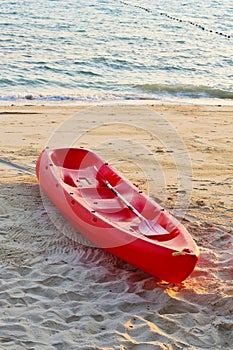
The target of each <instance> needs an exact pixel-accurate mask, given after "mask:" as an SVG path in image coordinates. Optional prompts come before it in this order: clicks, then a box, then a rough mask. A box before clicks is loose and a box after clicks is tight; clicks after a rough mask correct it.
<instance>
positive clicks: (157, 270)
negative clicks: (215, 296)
mask: <svg viewBox="0 0 233 350" xmlns="http://www.w3.org/2000/svg"><path fill="white" fill-rule="evenodd" d="M36 173H37V177H38V180H39V183H40V186H41V187H42V189H43V191H44V192H45V193H46V195H47V196H48V197H49V198H50V199H51V201H52V202H53V203H54V204H55V206H56V207H57V208H58V209H59V210H60V212H61V213H62V214H63V216H64V217H65V218H66V219H67V220H68V221H69V222H70V223H71V224H72V225H73V226H74V227H75V228H76V230H77V231H78V232H79V233H81V234H82V235H83V236H85V237H86V238H87V239H88V240H90V241H91V242H92V243H93V244H94V245H95V246H97V247H100V248H103V249H104V250H106V251H108V252H110V253H112V254H114V255H116V256H117V257H119V258H121V259H123V260H125V261H126V262H128V263H130V264H132V265H134V266H135V267H138V268H139V269H141V270H143V271H145V272H146V273H148V274H150V275H152V276H155V277H157V278H158V279H160V280H164V281H167V282H171V283H179V282H181V281H183V280H184V279H185V278H187V277H188V276H189V275H190V273H191V272H192V271H193V269H194V268H195V265H196V263H197V261H198V258H199V249H198V247H197V245H196V243H195V242H194V240H193V239H192V237H191V236H190V234H189V232H188V231H187V230H186V229H185V227H184V226H183V225H182V224H181V223H180V222H178V221H177V220H176V219H175V218H174V217H173V216H172V215H171V214H170V213H168V212H166V211H164V209H163V208H161V207H160V206H159V205H158V204H157V203H156V202H155V201H153V200H152V199H150V198H149V197H148V196H146V195H145V194H143V193H141V191H139V189H138V188H137V187H136V186H134V185H133V184H131V183H130V182H129V181H128V180H127V179H125V178H124V177H123V176H121V175H120V174H119V173H118V172H117V171H116V170H114V169H113V168H112V167H110V166H109V165H108V164H107V163H106V162H105V161H104V160H103V159H101V158H100V157H99V156H98V155H96V154H95V153H94V152H91V151H89V150H87V149H83V148H62V149H49V148H46V149H45V150H44V151H43V152H42V153H41V155H40V156H39V158H38V161H37V165H36ZM99 173H101V178H102V177H104V178H106V180H107V181H108V182H109V183H111V185H112V186H113V187H114V188H116V189H117V190H118V192H119V193H120V194H121V195H122V196H123V197H124V198H126V199H127V201H128V202H129V203H130V204H131V205H132V206H133V207H134V208H136V210H137V211H138V212H140V214H141V215H143V216H144V217H146V218H147V219H149V220H153V221H155V222H156V223H158V225H160V226H161V227H163V228H164V229H165V230H166V231H167V232H168V234H167V235H162V234H161V235H160V234H159V233H158V234H155V235H154V236H148V237H147V236H145V235H144V234H142V232H140V226H139V224H140V219H139V218H138V217H137V216H136V215H135V214H134V213H133V212H132V211H131V210H130V209H129V208H127V207H126V206H125V205H124V203H122V202H121V201H120V200H119V198H117V196H116V195H115V194H114V193H113V192H111V191H110V190H109V188H107V186H106V185H105V184H104V183H103V181H101V180H100V177H99V176H98V174H99ZM72 238H74V239H75V237H72Z"/></svg>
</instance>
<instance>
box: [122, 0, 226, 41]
mask: <svg viewBox="0 0 233 350" xmlns="http://www.w3.org/2000/svg"><path fill="white" fill-rule="evenodd" d="M117 1H119V2H120V3H122V4H123V5H126V6H131V7H135V8H139V9H140V10H143V11H146V12H148V13H153V11H152V10H150V9H148V8H146V7H144V6H140V5H134V4H130V3H128V2H126V1H123V0H117ZM159 14H160V16H164V17H167V18H169V19H171V20H173V21H176V22H179V23H187V24H189V25H192V26H195V27H196V28H198V29H200V30H203V31H207V32H209V33H212V34H216V35H220V36H222V37H225V38H227V39H230V38H231V35H228V34H224V33H222V32H220V31H216V30H212V29H208V28H206V27H204V26H202V25H200V24H198V23H195V22H193V21H189V20H185V19H180V18H177V17H174V16H170V15H169V14H167V13H166V12H159Z"/></svg>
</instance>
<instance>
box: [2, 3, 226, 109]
mask: <svg viewBox="0 0 233 350" xmlns="http://www.w3.org/2000/svg"><path fill="white" fill-rule="evenodd" d="M0 9H1V11H0V48H1V49H0V101H1V103H9V101H10V103H12V101H13V102H16V101H20V100H21V101H26V100H28V99H29V100H34V101H39V102H41V101H43V103H45V102H46V101H47V102H49V101H86V100H87V101H99V100H101V101H102V100H109V99H111V100H118V99H121V100H127V99H135V100H138V99H139V100H140V99H158V100H161V99H163V100H166V99H167V100H173V99H177V98H183V99H185V98H189V99H190V98H194V99H196V100H197V99H199V100H200V99H203V98H205V99H206V98H210V99H224V101H228V102H230V103H231V101H232V100H233V21H232V17H233V3H232V0H223V1H220V0H205V1H202V2H196V0H190V1H184V0H163V1H162V0H160V1H151V0H144V1H142V0H138V1H132V0H130V1H120V0H91V1H90V0H30V1H29V0H17V1H0ZM7 101H8V102H7Z"/></svg>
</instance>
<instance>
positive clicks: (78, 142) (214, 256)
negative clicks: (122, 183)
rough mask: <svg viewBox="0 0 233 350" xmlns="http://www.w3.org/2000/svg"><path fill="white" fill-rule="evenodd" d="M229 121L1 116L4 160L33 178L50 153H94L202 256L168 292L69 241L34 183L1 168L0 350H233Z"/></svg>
mask: <svg viewBox="0 0 233 350" xmlns="http://www.w3.org/2000/svg"><path fill="white" fill-rule="evenodd" d="M232 115H233V107H231V106H202V105H189V104H187V105H184V104H183V105H181V104H180V105H176V104H162V103H151V104H147V105H136V104H132V105H131V104H130V103H129V104H125V105H117V104H115V105H110V104H109V105H105V106H93V107H90V108H87V107H86V106H9V107H3V106H2V107H0V124H1V140H0V144H1V147H0V148H1V156H0V157H1V159H4V160H6V161H10V162H12V163H15V164H21V165H23V166H28V167H29V168H30V169H32V171H34V169H35V162H36V159H37V157H38V155H39V153H40V152H41V150H42V149H43V148H44V147H45V146H47V145H49V146H51V147H53V146H55V147H63V146H84V147H88V148H91V149H93V150H95V151H96V152H98V153H99V154H100V155H101V156H102V157H103V158H105V159H106V160H108V161H109V163H110V164H112V165H113V166H114V167H116V168H118V169H119V170H120V171H121V172H122V173H123V174H124V175H125V176H126V177H128V178H129V179H130V180H131V181H133V182H134V183H135V184H136V185H137V186H138V187H140V188H141V189H142V190H144V191H145V192H147V193H148V194H149V195H150V196H151V197H153V198H155V199H159V200H160V201H161V203H162V204H163V205H164V207H165V208H166V209H167V210H171V212H173V213H174V214H175V215H176V216H177V217H178V218H180V219H181V220H182V222H183V223H184V225H185V226H186V227H187V229H188V230H189V231H190V233H191V234H192V236H193V238H194V239H195V240H196V242H197V244H198V245H199V247H200V250H201V257H200V260H199V262H198V264H197V266H196V269H195V270H194V272H193V273H192V274H191V275H190V277H189V278H187V279H186V280H185V281H184V282H182V283H180V284H177V285H171V284H169V285H167V284H163V283H161V282H160V281H158V280H156V279H155V278H153V277H151V276H148V275H146V274H145V273H143V272H142V271H139V270H137V269H136V268H134V267H132V266H130V265H128V264H126V263H125V262H123V261H121V260H119V259H117V258H115V257H113V256H111V255H110V254H107V253H106V252H104V251H102V250H101V249H97V248H93V247H90V246H86V245H83V244H80V243H77V242H76V243H74V242H73V241H71V240H70V239H69V238H67V237H65V236H64V234H63V233H64V232H63V230H62V228H61V229H58V227H57V226H56V225H54V223H53V222H52V221H51V220H50V218H49V216H48V206H47V205H45V199H44V198H43V197H41V193H40V189H39V186H38V183H37V180H36V178H35V177H34V176H33V175H26V174H23V173H21V172H20V171H19V170H18V169H16V168H13V167H9V166H7V165H4V164H3V163H0V175H1V180H0V188H1V192H0V198H1V206H0V223H1V226H0V240H1V248H0V266H1V281H0V294H1V310H2V317H1V323H0V347H1V348H2V349H12V350H18V349H20V350H21V349H48V350H51V349H119V350H126V349H127V350H128V349H173V350H174V349H189V350H191V349H231V346H232V333H233V322H232V311H233V302H232V300H233V298H232V297H233V286H232V279H233V269H232V263H233V253H232V247H233V244H232V211H233V209H232V208H233V206H232V201H233V199H232V194H233V191H232V185H233V179H232V169H233V163H232V162H233V157H232V142H233V141H232V118H233V117H232ZM56 215H58V214H56ZM64 225H66V224H65V223H64ZM61 227H63V226H61ZM64 227H66V228H65V230H66V233H67V232H68V231H69V230H72V228H71V227H70V228H69V226H67V225H66V226H64ZM68 233H69V232H68Z"/></svg>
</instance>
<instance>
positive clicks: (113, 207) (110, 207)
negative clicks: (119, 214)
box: [90, 198, 124, 212]
mask: <svg viewBox="0 0 233 350" xmlns="http://www.w3.org/2000/svg"><path fill="white" fill-rule="evenodd" d="M90 205H91V207H92V208H93V209H94V210H96V211H101V212H114V211H119V210H122V209H124V206H123V205H122V203H121V202H119V200H118V199H117V198H107V199H106V198H104V199H102V198H101V199H96V200H93V201H92V202H91V203H90Z"/></svg>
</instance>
